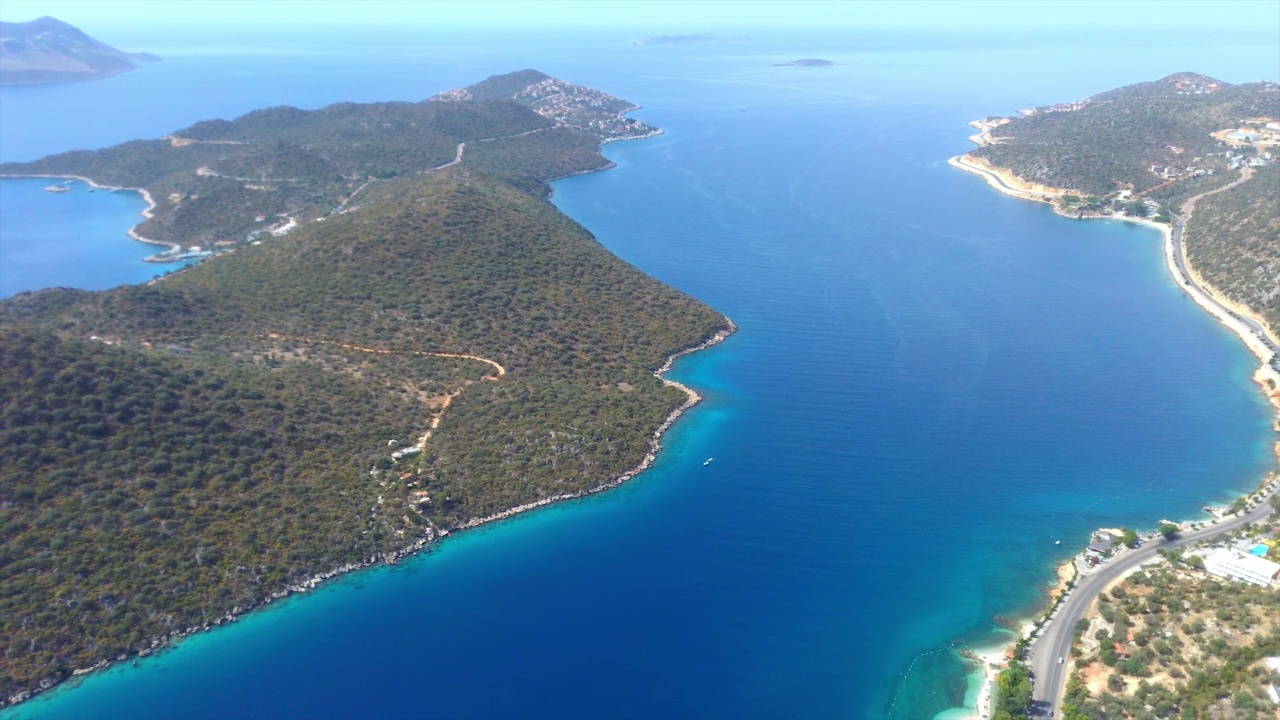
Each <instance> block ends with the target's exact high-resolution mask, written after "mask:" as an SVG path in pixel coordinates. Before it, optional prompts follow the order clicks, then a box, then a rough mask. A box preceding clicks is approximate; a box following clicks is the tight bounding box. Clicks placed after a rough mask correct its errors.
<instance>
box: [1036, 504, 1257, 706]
mask: <svg viewBox="0 0 1280 720" xmlns="http://www.w3.org/2000/svg"><path fill="white" fill-rule="evenodd" d="M1277 487H1280V480H1273V481H1272V482H1271V483H1270V484H1269V485H1268V486H1267V488H1266V490H1264V491H1263V492H1262V494H1261V499H1260V500H1259V501H1258V502H1256V503H1255V504H1254V505H1252V506H1251V507H1250V508H1249V509H1247V510H1245V511H1244V512H1242V513H1240V514H1239V515H1236V516H1234V517H1228V518H1224V519H1221V520H1218V521H1216V523H1211V524H1209V525H1206V526H1205V527H1202V528H1200V529H1199V530H1192V531H1190V532H1186V533H1182V534H1180V535H1179V536H1178V537H1176V538H1174V539H1173V540H1167V541H1166V540H1164V539H1163V538H1161V537H1160V536H1159V535H1155V536H1154V539H1149V540H1147V541H1146V542H1145V543H1144V544H1143V545H1141V546H1140V547H1138V548H1137V549H1134V550H1130V549H1128V548H1125V549H1122V550H1121V551H1120V552H1119V553H1118V554H1117V555H1116V556H1115V557H1114V558H1112V559H1111V560H1110V561H1109V562H1107V564H1105V565H1103V566H1102V568H1101V569H1099V570H1097V571H1095V572H1093V573H1091V574H1089V575H1084V576H1081V577H1080V578H1079V580H1077V582H1076V586H1075V587H1074V588H1073V589H1072V590H1071V592H1070V593H1068V595H1067V596H1066V599H1065V600H1063V602H1062V604H1061V605H1059V606H1058V610H1057V611H1056V612H1055V613H1054V614H1053V616H1052V617H1050V619H1049V621H1048V622H1046V623H1045V625H1044V627H1043V628H1042V630H1041V633H1040V635H1039V637H1037V638H1036V639H1035V642H1033V643H1032V644H1031V659H1030V662H1029V666H1030V667H1031V671H1032V672H1033V673H1034V674H1035V679H1036V685H1035V691H1034V693H1033V694H1032V700H1033V701H1034V703H1035V706H1036V707H1037V708H1038V709H1039V714H1041V715H1044V716H1048V717H1058V711H1059V710H1060V709H1061V707H1062V696H1063V694H1064V693H1065V691H1066V686H1067V678H1068V677H1070V675H1071V668H1072V667H1073V665H1072V660H1071V644H1072V640H1073V639H1074V635H1075V627H1076V623H1077V622H1079V620H1080V618H1082V617H1084V614H1085V611H1086V610H1088V609H1089V606H1090V605H1091V604H1093V600H1094V598H1096V597H1097V596H1098V593H1100V592H1102V591H1103V590H1105V589H1106V588H1107V586H1108V585H1110V584H1111V583H1113V582H1115V581H1117V580H1119V579H1120V578H1122V577H1124V576H1125V575H1127V574H1128V573H1130V572H1132V571H1133V570H1134V569H1136V568H1137V567H1138V566H1139V565H1141V564H1142V563H1145V562H1148V561H1150V560H1152V559H1154V558H1155V557H1156V556H1157V553H1159V551H1161V550H1171V549H1173V548H1180V547H1185V546H1188V545H1193V544H1195V543H1198V542H1202V541H1204V540H1208V539H1209V538H1211V537H1214V536H1215V535H1219V534H1221V533H1227V532H1232V531H1234V530H1237V529H1239V528H1242V527H1244V526H1245V525H1248V524H1250V523H1258V522H1262V521H1264V520H1266V519H1267V518H1268V517H1269V516H1270V515H1271V513H1272V508H1271V503H1270V502H1269V499H1270V498H1271V497H1273V496H1275V494H1276V490H1277ZM1058 658H1062V663H1061V664H1059V663H1058Z"/></svg>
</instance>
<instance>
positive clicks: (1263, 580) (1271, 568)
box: [1204, 548, 1280, 587]
mask: <svg viewBox="0 0 1280 720" xmlns="http://www.w3.org/2000/svg"><path fill="white" fill-rule="evenodd" d="M1204 569H1205V571H1206V572H1208V573H1209V574H1210V575H1217V576H1218V577H1220V578H1226V579H1228V580H1243V581H1245V582H1250V583H1253V584H1254V585H1261V586H1263V587H1266V586H1267V585H1270V584H1271V581H1272V580H1275V579H1276V577H1277V576H1280V564H1278V563H1273V562H1271V561H1270V560H1267V559H1265V558H1260V557H1257V556H1255V555H1249V554H1246V553H1242V552H1238V551H1235V550H1228V549H1225V548H1224V549H1221V550H1214V551H1213V552H1212V553H1210V554H1209V556H1208V557H1206V558H1205V559H1204Z"/></svg>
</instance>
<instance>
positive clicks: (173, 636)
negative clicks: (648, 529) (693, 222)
mask: <svg viewBox="0 0 1280 720" xmlns="http://www.w3.org/2000/svg"><path fill="white" fill-rule="evenodd" d="M78 179H79V178H78ZM724 322H725V325H726V327H724V328H723V329H721V330H718V331H716V332H715V333H713V334H712V335H711V336H710V337H708V338H706V339H705V340H703V341H702V342H700V343H698V344H697V345H694V346H692V347H688V348H685V349H683V350H680V351H678V352H675V353H672V354H671V355H669V356H667V359H666V361H665V362H664V363H663V364H662V365H661V366H660V367H659V368H658V369H657V370H654V371H653V375H654V377H656V378H658V380H660V381H661V382H662V384H664V385H666V386H668V387H674V388H677V389H679V390H680V391H682V392H683V393H684V394H685V400H684V402H683V403H681V404H680V405H679V406H678V407H676V408H675V409H674V410H672V411H671V413H669V414H668V415H667V417H666V419H664V420H663V421H662V423H661V424H660V425H659V426H658V427H657V429H656V430H654V431H653V434H652V436H651V437H650V439H649V450H648V452H646V453H645V455H644V458H642V459H641V460H640V463H639V464H637V465H636V466H635V467H634V468H632V469H630V470H628V471H626V472H624V473H621V474H619V475H616V476H614V477H613V478H610V479H609V480H607V481H605V482H602V483H601V484H599V485H597V486H595V487H593V488H591V489H589V490H584V491H581V492H576V493H564V494H561V495H554V496H551V497H547V498H542V499H540V500H536V501H534V502H530V503H525V504H523V505H519V506H516V507H513V508H510V509H507V510H503V511H501V512H497V513H493V514H492V515H487V516H485V517H482V518H472V519H470V520H468V521H466V522H463V523H459V524H457V525H455V526H452V527H450V528H446V529H444V530H442V531H440V532H439V533H437V532H436V531H435V530H434V529H433V528H430V527H428V528H427V530H426V532H424V533H423V534H422V535H420V536H418V537H417V538H415V539H414V540H413V542H411V543H409V544H408V545H406V546H404V547H402V548H399V549H397V550H395V551H394V552H391V553H388V554H382V553H378V554H375V555H371V556H370V557H368V558H366V559H364V560H361V561H360V562H354V563H346V564H344V565H340V566H338V567H336V568H333V569H331V570H327V571H324V572H320V573H316V574H314V575H311V576H310V577H308V578H306V579H304V580H300V581H298V582H295V583H292V584H290V585H287V586H286V587H285V588H283V589H281V590H276V591H275V592H272V593H270V594H269V595H267V596H265V597H263V598H262V599H261V600H259V601H256V602H250V603H246V604H244V605H237V606H235V607H233V608H231V610H229V611H227V612H226V613H224V614H223V615H221V616H219V617H217V618H215V619H212V620H207V621H205V622H204V623H201V624H200V625H193V626H191V627H188V628H185V629H182V630H175V631H173V632H171V633H169V634H168V635H165V636H164V637H161V638H156V639H153V640H152V641H151V644H150V645H148V646H147V647H145V648H143V649H141V650H138V651H136V652H133V653H126V654H121V655H119V656H117V657H116V658H115V659H114V660H101V661H99V662H98V663H96V664H94V665H91V666H89V667H84V668H77V669H75V670H72V671H71V674H70V676H69V677H79V676H83V675H87V674H89V673H92V672H94V671H97V670H103V669H106V668H108V667H110V666H111V665H112V664H113V663H116V662H122V661H126V660H128V659H129V658H131V657H147V656H148V655H151V654H153V653H155V652H157V651H159V650H163V649H164V648H165V647H167V646H169V645H170V644H172V643H174V642H177V641H178V640H181V639H182V638H185V637H187V636H190V635H195V634H196V633H199V632H203V631H206V630H211V629H213V628H216V627H219V626H221V625H224V624H230V623H233V622H235V621H236V620H238V619H239V617H240V616H241V615H244V614H246V613H248V612H250V611H253V610H256V609H259V608H262V607H265V606H267V605H269V604H271V603H273V602H275V601H277V600H281V599H283V598H287V597H289V596H291V595H298V594H302V593H306V592H309V591H311V590H314V589H315V588H317V587H319V586H320V585H321V584H322V583H324V582H325V581H327V580H332V579H333V578H336V577H339V576H341V575H345V574H347V573H350V572H354V571H356V570H363V569H366V568H369V567H373V566H374V565H378V564H383V563H385V564H387V565H395V564H396V563H398V562H400V561H401V560H403V559H405V558H407V557H409V556H411V555H414V554H416V553H418V552H419V551H421V550H423V549H424V548H426V547H427V546H429V545H431V544H432V543H434V542H436V541H439V540H442V539H444V538H446V537H449V536H450V535H451V534H452V533H454V532H461V531H465V530H469V529H472V528H476V527H480V526H481V525H486V524H488V523H492V522H497V521H499V520H505V519H507V518H510V517H514V516H516V515H519V514H521V513H524V512H528V511H530V510H535V509H537V508H540V507H545V506H547V505H552V504H554V503H558V502H562V501H565V500H575V499H578V498H583V497H587V496H589V495H595V494H596V493H600V492H604V491H605V490H611V489H613V488H616V487H618V486H619V485H622V484H623V483H625V482H627V481H628V480H631V479H633V478H635V477H636V476H637V475H639V474H641V473H643V472H644V471H645V470H648V469H649V468H650V467H651V466H652V465H653V463H654V461H655V460H657V456H658V452H659V451H660V450H661V449H662V444H661V440H662V436H663V435H664V434H666V432H667V431H668V430H670V429H671V426H672V425H674V424H675V422H676V421H677V420H679V419H680V417H681V416H683V415H684V414H685V412H687V411H688V410H689V409H690V408H692V407H693V406H694V405H697V404H698V403H699V402H701V401H702V396H701V395H700V394H698V392H697V391H696V390H694V389H693V388H690V387H689V386H687V385H685V384H683V383H680V382H677V381H675V380H671V379H669V378H667V377H664V375H665V373H667V372H668V371H670V370H671V368H672V367H673V366H674V365H675V362H676V361H677V360H679V359H680V358H682V357H685V356H686V355H691V354H693V353H696V352H699V351H701V350H706V349H707V348H710V347H713V346H715V345H718V344H720V343H722V342H724V341H725V340H726V339H728V338H729V336H731V335H733V334H734V333H735V332H737V331H738V326H737V324H736V323H734V322H733V320H732V319H730V318H729V317H727V316H726V317H724ZM66 679H67V678H54V677H49V678H45V679H43V680H41V681H40V683H39V686H38V687H37V688H35V689H30V690H24V691H22V692H19V693H15V694H13V695H11V696H9V697H7V698H0V708H3V707H6V706H9V705H16V704H18V703H21V702H24V701H26V700H29V699H31V698H33V697H35V696H36V695H39V694H40V693H42V692H45V691H47V690H51V689H53V688H54V687H56V686H58V685H60V684H61V683H62V682H64V681H65V680H66Z"/></svg>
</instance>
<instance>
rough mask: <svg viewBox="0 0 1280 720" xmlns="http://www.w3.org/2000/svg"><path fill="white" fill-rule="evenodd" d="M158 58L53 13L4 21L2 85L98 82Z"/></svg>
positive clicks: (1, 29) (0, 35) (0, 51)
mask: <svg viewBox="0 0 1280 720" xmlns="http://www.w3.org/2000/svg"><path fill="white" fill-rule="evenodd" d="M159 59H160V58H158V57H156V56H155V55H152V54H150V53H128V52H124V51H121V50H117V49H115V48H113V47H111V46H110V45H107V44H106V43H103V42H100V41H98V40H94V39H93V38H91V37H89V36H88V35H86V34H85V33H84V32H83V31H81V30H79V29H77V28H75V27H72V26H71V25H68V24H67V23H64V22H62V21H61V20H58V19H56V18H52V17H42V18H40V19H39V20H32V21H31V22H24V23H14V22H0V85H40V84H44V83H59V82H74V81H78V80H96V79H99V78H108V77H112V76H114V75H119V74H120V73H124V72H128V71H130V70H133V69H135V68H137V67H139V66H141V65H142V64H143V63H148V62H154V61H156V60H159Z"/></svg>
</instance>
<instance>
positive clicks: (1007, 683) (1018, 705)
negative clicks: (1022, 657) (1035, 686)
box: [992, 660, 1031, 720]
mask: <svg viewBox="0 0 1280 720" xmlns="http://www.w3.org/2000/svg"><path fill="white" fill-rule="evenodd" d="M1030 711H1031V670H1030V668H1028V667H1027V666H1026V665H1023V664H1022V663H1020V662H1018V661H1016V660H1015V661H1013V662H1011V663H1009V667H1008V668H1006V669H1004V670H1001V671H1000V675H999V676H998V677H997V678H996V696H995V713H994V714H993V715H992V718H993V719H994V720H1015V718H1024V719H1025V718H1027V717H1028V716H1029V715H1028V713H1030Z"/></svg>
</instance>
